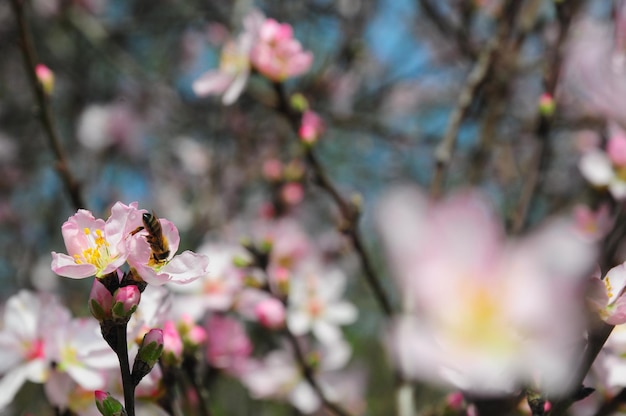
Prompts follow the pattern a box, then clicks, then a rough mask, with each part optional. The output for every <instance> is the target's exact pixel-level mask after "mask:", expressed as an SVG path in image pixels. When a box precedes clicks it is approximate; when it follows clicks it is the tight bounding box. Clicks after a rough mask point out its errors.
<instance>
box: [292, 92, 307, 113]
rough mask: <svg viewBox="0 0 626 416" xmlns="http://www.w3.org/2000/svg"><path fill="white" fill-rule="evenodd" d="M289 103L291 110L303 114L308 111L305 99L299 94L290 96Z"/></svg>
mask: <svg viewBox="0 0 626 416" xmlns="http://www.w3.org/2000/svg"><path fill="white" fill-rule="evenodd" d="M289 103H290V104H291V108H293V109H294V110H296V111H298V112H300V113H301V112H303V111H306V110H308V109H309V102H308V101H307V99H306V97H305V96H304V95H302V94H301V93H295V94H293V95H292V96H291V98H290V100H289Z"/></svg>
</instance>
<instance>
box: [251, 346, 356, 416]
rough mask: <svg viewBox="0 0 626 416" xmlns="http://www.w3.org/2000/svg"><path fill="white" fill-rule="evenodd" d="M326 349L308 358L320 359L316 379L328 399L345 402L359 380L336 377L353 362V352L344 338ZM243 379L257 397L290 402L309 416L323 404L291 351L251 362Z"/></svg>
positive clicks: (283, 350) (272, 354) (280, 351)
mask: <svg viewBox="0 0 626 416" xmlns="http://www.w3.org/2000/svg"><path fill="white" fill-rule="evenodd" d="M325 347H326V348H321V349H320V350H318V351H312V352H311V353H309V354H307V356H309V357H313V356H315V357H316V358H315V360H316V362H317V366H316V374H315V378H316V380H317V382H318V384H319V387H320V389H321V390H322V392H323V393H324V396H325V397H326V398H327V399H328V400H330V401H333V402H342V403H344V401H345V399H346V397H345V396H342V395H341V392H342V391H346V390H347V389H346V387H348V388H349V386H351V385H353V384H354V382H355V381H356V380H354V379H352V380H348V379H346V378H342V377H336V375H337V371H338V370H339V369H341V368H342V367H344V366H345V365H346V363H347V362H348V360H349V359H350V356H351V354H352V350H351V348H350V346H349V345H348V344H347V343H346V342H345V341H344V340H342V339H339V340H336V342H333V343H332V344H328V345H326V346H325ZM240 378H241V381H242V382H243V384H244V385H245V386H246V387H247V388H248V389H249V390H250V393H251V395H252V396H253V397H255V398H275V399H280V400H287V401H289V402H290V403H291V404H293V405H294V406H295V407H296V408H297V409H298V410H299V411H300V412H302V413H305V414H311V413H314V412H315V411H316V410H318V409H319V408H320V406H321V404H322V403H321V401H320V398H319V395H318V394H317V393H316V392H315V390H314V389H313V387H312V386H311V384H309V382H308V381H307V380H306V379H305V377H304V375H303V374H302V370H301V367H300V364H299V363H298V362H297V361H296V360H295V359H294V355H293V353H292V351H291V349H290V348H285V349H279V350H275V351H272V352H270V353H269V354H268V355H267V356H265V357H264V358H263V359H262V360H254V361H250V362H249V363H248V366H247V371H246V372H245V373H242V374H241V375H240Z"/></svg>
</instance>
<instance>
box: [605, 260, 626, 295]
mask: <svg viewBox="0 0 626 416" xmlns="http://www.w3.org/2000/svg"><path fill="white" fill-rule="evenodd" d="M604 279H605V280H606V283H608V284H609V285H610V286H611V292H610V293H609V294H608V296H609V305H610V304H612V303H614V302H615V301H616V300H617V298H618V297H621V296H620V295H621V294H622V292H623V291H624V287H625V286H626V265H624V264H620V265H619V266H616V267H613V268H612V269H611V270H609V272H608V273H607V274H606V277H605V278H604Z"/></svg>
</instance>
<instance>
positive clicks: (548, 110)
mask: <svg viewBox="0 0 626 416" xmlns="http://www.w3.org/2000/svg"><path fill="white" fill-rule="evenodd" d="M555 110H556V104H555V102H554V98H553V97H552V95H550V94H548V93H543V94H541V97H539V112H540V113H541V114H542V115H544V116H547V117H549V116H551V115H553V114H554V111H555Z"/></svg>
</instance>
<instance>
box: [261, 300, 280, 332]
mask: <svg viewBox="0 0 626 416" xmlns="http://www.w3.org/2000/svg"><path fill="white" fill-rule="evenodd" d="M254 312H255V315H256V317H257V319H258V320H259V323H260V324H261V325H263V326H265V327H267V328H270V329H278V328H282V327H283V326H284V325H285V305H283V303H282V302H281V301H279V300H278V299H276V298H268V299H265V300H262V301H260V302H259V303H257V305H256V307H255V308H254Z"/></svg>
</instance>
